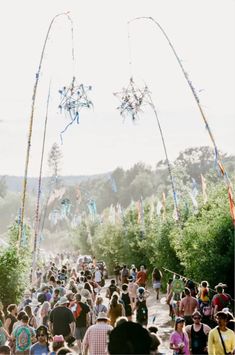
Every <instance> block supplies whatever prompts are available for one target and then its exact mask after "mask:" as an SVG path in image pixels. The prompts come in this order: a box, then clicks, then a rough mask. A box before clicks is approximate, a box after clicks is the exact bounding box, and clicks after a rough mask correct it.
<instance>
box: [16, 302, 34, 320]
mask: <svg viewBox="0 0 235 355" xmlns="http://www.w3.org/2000/svg"><path fill="white" fill-rule="evenodd" d="M24 310H25V312H26V314H28V316H29V317H32V308H31V307H30V306H29V305H28V304H27V305H26V306H25V307H24ZM18 316H19V314H18ZM17 318H18V317H17Z"/></svg>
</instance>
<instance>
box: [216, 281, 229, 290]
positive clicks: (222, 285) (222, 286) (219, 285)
mask: <svg viewBox="0 0 235 355" xmlns="http://www.w3.org/2000/svg"><path fill="white" fill-rule="evenodd" d="M218 287H221V288H224V287H227V285H226V284H223V283H222V282H219V283H218V285H216V286H215V289H217V288H218Z"/></svg>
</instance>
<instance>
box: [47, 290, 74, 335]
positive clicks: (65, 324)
mask: <svg viewBox="0 0 235 355" xmlns="http://www.w3.org/2000/svg"><path fill="white" fill-rule="evenodd" d="M68 303H69V301H68V299H67V297H65V296H62V297H61V298H60V300H59V301H58V306H57V307H55V308H54V309H53V310H52V311H51V313H50V316H49V329H50V331H51V333H52V334H53V335H63V337H64V338H65V340H66V341H67V340H69V339H70V338H71V336H72V337H74V334H75V319H74V317H73V313H72V311H71V310H70V309H69V308H67V304H68Z"/></svg>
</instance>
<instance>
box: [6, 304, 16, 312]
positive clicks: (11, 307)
mask: <svg viewBox="0 0 235 355" xmlns="http://www.w3.org/2000/svg"><path fill="white" fill-rule="evenodd" d="M16 307H17V305H16V304H14V303H13V304H9V306H8V307H7V311H8V312H9V313H11V312H12V311H13V309H14V308H16Z"/></svg>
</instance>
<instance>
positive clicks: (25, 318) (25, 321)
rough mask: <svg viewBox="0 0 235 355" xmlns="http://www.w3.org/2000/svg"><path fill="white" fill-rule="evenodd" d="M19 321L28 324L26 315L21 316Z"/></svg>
mask: <svg viewBox="0 0 235 355" xmlns="http://www.w3.org/2000/svg"><path fill="white" fill-rule="evenodd" d="M21 321H22V322H23V323H28V321H29V317H28V315H27V314H23V316H22V318H21Z"/></svg>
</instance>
